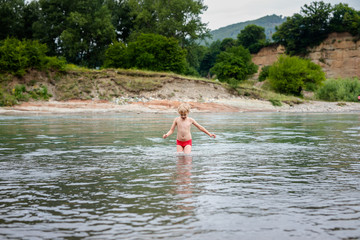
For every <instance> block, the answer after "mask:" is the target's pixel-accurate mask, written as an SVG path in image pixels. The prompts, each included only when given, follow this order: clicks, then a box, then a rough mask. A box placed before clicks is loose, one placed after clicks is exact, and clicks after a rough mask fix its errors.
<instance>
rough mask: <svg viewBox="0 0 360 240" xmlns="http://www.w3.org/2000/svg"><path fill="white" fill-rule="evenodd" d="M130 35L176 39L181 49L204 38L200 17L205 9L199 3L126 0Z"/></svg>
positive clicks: (179, 0)
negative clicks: (129, 18) (150, 35)
mask: <svg viewBox="0 0 360 240" xmlns="http://www.w3.org/2000/svg"><path fill="white" fill-rule="evenodd" d="M129 6H130V8H131V17H132V18H133V30H134V34H135V35H136V34H139V33H155V34H160V35H163V36H166V37H173V38H176V39H177V40H178V41H179V43H180V45H181V46H186V45H187V44H188V43H189V42H191V41H193V40H196V39H199V38H200V39H201V38H204V37H206V36H208V32H209V30H208V29H207V27H206V26H207V25H206V24H204V23H202V22H201V18H200V15H201V14H202V13H203V12H204V11H205V10H206V9H207V7H206V6H205V5H204V4H203V1H199V0H172V1H168V0H142V1H138V0H129Z"/></svg>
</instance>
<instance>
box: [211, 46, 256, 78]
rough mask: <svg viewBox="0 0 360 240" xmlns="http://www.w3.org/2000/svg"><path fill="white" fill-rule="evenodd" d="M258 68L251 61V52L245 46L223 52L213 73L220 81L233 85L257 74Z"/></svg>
mask: <svg viewBox="0 0 360 240" xmlns="http://www.w3.org/2000/svg"><path fill="white" fill-rule="evenodd" d="M256 71H257V66H256V65H255V64H254V63H253V62H252V61H251V55H250V52H249V50H247V49H245V48H244V47H243V46H238V47H231V48H229V49H227V50H225V51H223V52H221V53H220V54H219V55H218V57H217V58H216V63H215V65H214V67H213V68H211V72H212V73H214V74H216V76H217V77H218V79H219V80H220V81H224V82H228V83H231V84H232V83H233V81H234V80H235V81H236V82H238V81H242V80H245V79H246V78H248V77H249V76H250V75H252V74H254V73H256Z"/></svg>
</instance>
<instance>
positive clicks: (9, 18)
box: [0, 0, 25, 40]
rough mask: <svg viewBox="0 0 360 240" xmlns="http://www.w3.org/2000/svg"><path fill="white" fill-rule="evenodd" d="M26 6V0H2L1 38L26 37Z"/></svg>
mask: <svg viewBox="0 0 360 240" xmlns="http://www.w3.org/2000/svg"><path fill="white" fill-rule="evenodd" d="M24 7H25V1H24V0H11V1H9V0H0V16H1V17H0V40H2V39H6V38H7V37H17V38H20V39H21V38H23V37H24V35H23V30H24V19H23V11H24Z"/></svg>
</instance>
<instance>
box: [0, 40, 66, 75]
mask: <svg viewBox="0 0 360 240" xmlns="http://www.w3.org/2000/svg"><path fill="white" fill-rule="evenodd" d="M46 52H47V47H46V44H41V43H39V42H38V41H35V40H34V41H33V40H26V39H25V40H22V41H20V40H18V39H15V38H7V39H5V40H3V41H0V72H10V73H12V74H15V75H18V76H22V75H24V74H25V72H26V70H27V69H28V68H37V69H49V68H53V69H57V70H64V68H65V64H66V62H65V60H64V59H58V58H57V57H48V56H46Z"/></svg>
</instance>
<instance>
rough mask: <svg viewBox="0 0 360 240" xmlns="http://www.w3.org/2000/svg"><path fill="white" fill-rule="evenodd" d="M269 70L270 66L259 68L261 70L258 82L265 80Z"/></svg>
mask: <svg viewBox="0 0 360 240" xmlns="http://www.w3.org/2000/svg"><path fill="white" fill-rule="evenodd" d="M269 70H270V66H264V67H263V68H261V72H260V75H259V82H263V81H265V80H266V78H267V77H268V76H269Z"/></svg>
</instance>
